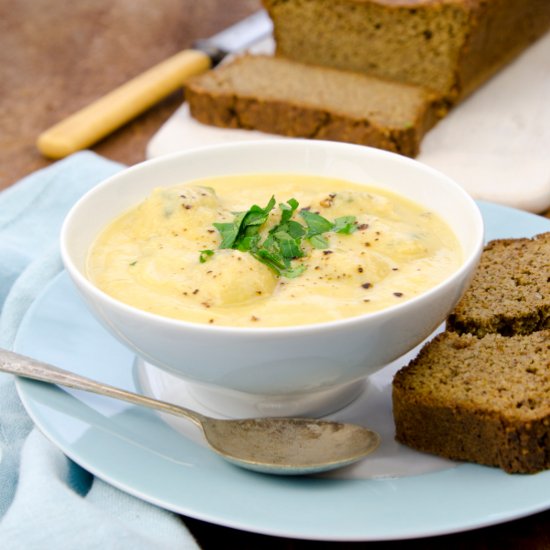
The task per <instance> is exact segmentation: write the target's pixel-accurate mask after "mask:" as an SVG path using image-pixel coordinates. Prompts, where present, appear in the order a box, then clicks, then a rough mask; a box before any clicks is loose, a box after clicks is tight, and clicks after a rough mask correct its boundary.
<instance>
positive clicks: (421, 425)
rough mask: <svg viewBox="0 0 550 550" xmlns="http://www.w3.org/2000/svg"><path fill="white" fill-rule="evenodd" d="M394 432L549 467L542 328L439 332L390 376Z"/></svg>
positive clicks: (512, 467) (499, 461)
mask: <svg viewBox="0 0 550 550" xmlns="http://www.w3.org/2000/svg"><path fill="white" fill-rule="evenodd" d="M393 414H394V420H395V426H396V439H397V440H398V441H400V442H401V443H404V444H406V445H408V446H410V447H412V448H414V449H417V450H420V451H425V452H428V453H433V454H436V455H440V456H443V457H447V458H450V459H454V460H460V461H469V462H476V463H479V464H484V465H489V466H497V467H499V468H502V469H503V470H505V471H506V472H509V473H520V472H521V473H534V472H538V471H540V470H544V469H548V468H550V330H546V331H540V332H534V333H533V334H530V335H527V336H512V337H505V336H501V335H499V334H489V335H487V336H484V337H483V338H477V337H475V336H472V335H469V334H465V335H458V334H456V333H452V332H445V333H442V334H440V335H439V336H437V337H436V338H435V339H434V340H432V341H431V342H430V343H429V344H427V345H426V346H425V347H424V348H423V349H422V350H421V352H420V354H419V355H418V356H417V358H416V359H414V360H413V361H412V362H411V363H410V364H409V365H408V366H406V367H404V368H403V369H401V370H400V371H398V373H397V374H396V376H395V378H394V381H393Z"/></svg>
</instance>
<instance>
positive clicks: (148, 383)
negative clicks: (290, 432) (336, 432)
mask: <svg viewBox="0 0 550 550" xmlns="http://www.w3.org/2000/svg"><path fill="white" fill-rule="evenodd" d="M136 370H137V372H138V379H139V382H140V385H141V386H142V388H143V390H144V391H145V392H149V393H148V394H149V395H151V396H153V397H155V398H158V397H157V396H158V395H159V394H161V395H166V394H169V396H170V399H167V398H166V397H163V399H164V400H168V401H171V402H172V403H176V404H177V405H183V406H187V407H189V408H195V409H196V410H199V412H203V413H204V414H207V415H209V416H218V417H220V418H255V417H262V416H304V417H312V418H319V417H322V416H326V415H328V414H331V413H334V412H336V411H338V410H340V409H343V408H344V407H346V406H347V405H349V404H350V403H351V402H353V401H354V400H355V399H357V398H358V397H359V396H360V395H361V394H362V393H363V392H364V391H365V389H366V386H367V380H366V379H363V380H358V381H356V382H351V383H349V384H344V385H342V386H337V387H336V388H330V389H322V390H317V391H311V392H307V393H300V394H293V395H261V394H253V393H244V392H240V391H236V390H227V389H221V388H216V387H215V386H207V385H205V384H197V383H194V382H190V381H188V380H184V379H183V378H180V377H178V376H177V375H174V374H171V373H169V372H166V371H164V370H162V369H159V368H158V367H155V366H154V365H151V364H150V363H147V362H146V361H144V360H142V359H140V358H136ZM184 396H185V397H184ZM189 398H192V399H193V401H194V402H195V403H194V405H193V406H191V404H187V403H189Z"/></svg>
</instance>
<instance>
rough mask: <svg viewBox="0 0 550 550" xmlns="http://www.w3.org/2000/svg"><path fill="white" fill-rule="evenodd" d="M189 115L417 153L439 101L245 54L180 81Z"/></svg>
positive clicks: (418, 91)
mask: <svg viewBox="0 0 550 550" xmlns="http://www.w3.org/2000/svg"><path fill="white" fill-rule="evenodd" d="M186 99H187V101H188V102H189V107H190V111H191V115H192V116H193V117H194V118H195V119H197V120H198V121H200V122H202V123H204V124H211V125H214V126H219V127H224V128H244V129H249V130H259V131H262V132H267V133H273V134H281V135H285V136H293V137H303V138H314V139H327V140H333V141H345V142H351V143H357V144H361V145H370V146H373V147H378V148H381V149H386V150H389V151H393V152H396V153H401V154H403V155H407V156H415V155H416V154H417V153H418V151H419V148H420V142H421V139H422V137H423V136H424V134H425V132H426V131H427V130H428V129H429V128H431V127H432V126H433V125H434V124H435V123H436V121H437V120H438V117H439V116H441V115H442V114H443V113H442V112H440V111H439V109H440V105H439V104H438V103H437V102H436V101H435V99H434V96H433V94H430V93H428V92H427V91H426V90H425V89H423V88H420V87H417V86H410V85H405V84H399V83H395V82H389V81H386V80H382V79H378V78H372V77H368V76H366V75H360V74H355V73H351V72H348V71H339V70H336V69H329V68H324V67H315V66H312V65H304V64H301V63H296V62H294V61H289V60H287V59H283V58H280V57H270V56H253V55H244V56H241V57H238V58H236V59H235V60H234V61H232V62H231V63H228V64H224V65H222V66H220V67H217V68H216V69H214V70H211V71H209V72H207V73H205V74H203V75H200V76H197V77H195V78H193V79H190V80H189V81H188V82H187V83H186Z"/></svg>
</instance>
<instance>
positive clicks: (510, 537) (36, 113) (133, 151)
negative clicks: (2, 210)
mask: <svg viewBox="0 0 550 550" xmlns="http://www.w3.org/2000/svg"><path fill="white" fill-rule="evenodd" d="M258 6H259V0H232V1H227V0H226V1H223V0H155V1H151V0H77V1H75V2H67V1H66V0H16V1H12V0H0V189H2V188H5V187H8V186H9V185H11V184H13V183H14V182H16V181H17V180H18V179H20V178H21V177H22V176H25V175H27V174H29V173H31V172H32V171H34V170H36V169H38V168H41V167H44V166H47V165H48V164H49V162H50V161H48V160H46V159H44V158H42V157H41V156H40V154H39V153H38V151H37V150H36V148H35V141H36V138H37V136H38V134H39V133H40V132H41V131H42V130H45V129H46V128H48V127H49V126H51V125H52V124H54V123H55V122H58V121H59V120H61V119H62V118H64V117H65V116H67V115H69V114H71V113H72V112H74V111H75V110H77V109H79V108H80V107H83V106H85V105H87V104H88V103H90V102H91V101H92V100H94V99H96V98H97V97H100V96H101V95H102V94H104V93H106V92H108V91H110V90H111V89H113V88H114V87H115V86H117V85H118V84H121V83H123V82H125V81H126V80H128V79H129V78H131V77H133V76H135V75H137V74H139V73H140V72H142V71H143V70H145V69H147V68H149V67H150V66H152V65H154V64H155V63H157V62H159V61H161V60H163V59H165V58H166V57H168V56H170V55H171V54H173V53H176V52H177V51H179V50H182V49H184V48H186V47H189V46H190V45H191V44H192V43H193V41H194V40H196V39H198V38H201V37H207V36H209V35H211V34H213V33H215V32H217V31H219V30H221V29H222V28H224V27H225V26H227V25H229V24H231V23H232V22H234V21H237V20H239V19H241V18H242V17H244V16H246V15H248V14H249V13H251V12H252V11H254V10H255V9H257V8H258ZM181 101H182V95H181V92H178V93H175V94H173V95H172V96H171V97H169V98H167V99H166V100H165V101H164V102H162V103H161V104H160V105H158V106H156V107H154V108H153V109H151V110H150V111H149V112H147V113H146V114H144V115H142V116H141V117H140V118H138V119H137V120H135V121H134V122H132V123H130V124H128V125H127V126H126V127H124V128H122V129H121V130H119V131H118V132H116V133H115V134H113V135H112V136H110V137H109V138H107V139H105V140H104V141H103V142H101V143H99V144H98V145H97V146H96V147H94V150H95V151H96V152H97V153H99V154H101V155H104V156H105V157H108V158H110V159H113V160H116V161H119V162H123V163H126V164H134V163H136V162H139V161H142V160H144V157H145V147H146V144H147V142H148V141H149V139H150V138H151V136H152V135H153V134H154V133H155V132H156V131H157V130H158V129H159V128H160V126H161V125H162V123H163V122H164V121H165V120H167V119H168V118H169V117H170V115H171V114H172V113H173V112H174V111H175V109H177V107H179V105H180V104H181ZM242 498H243V499H244V498H246V494H244V493H243V495H242ZM449 498H452V495H449ZM334 513H335V515H337V514H338V510H335V511H334ZM367 519H368V518H365V520H367ZM396 521H398V519H397V518H396ZM185 522H186V524H187V525H188V526H189V528H190V529H191V530H192V532H193V533H194V534H195V536H196V537H197V540H198V542H199V544H200V545H201V546H202V547H203V548H206V549H209V548H212V549H214V548H216V549H217V548H219V547H220V546H221V545H223V546H224V547H226V548H241V549H248V548H251V549H252V548H259V547H261V548H266V549H272V548H284V549H306V548H312V549H313V548H316V549H317V548H320V549H324V548H327V549H328V548H350V549H351V548H363V547H365V548H369V549H372V550H390V549H391V550H393V549H397V548H399V549H412V548H423V549H428V550H431V549H436V548H437V549H439V548H445V549H448V550H458V549H465V550H466V549H467V550H482V549H483V550H489V549H498V550H509V549H514V550H515V549H522V550H523V549H529V550H542V549H545V550H546V549H550V512H543V513H540V514H537V515H533V516H531V517H528V518H524V519H520V520H516V521H513V522H509V523H506V524H504V525H500V526H494V527H489V528H485V529H480V530H477V531H471V532H468V533H461V534H457V535H448V536H444V537H435V538H430V539H424V540H420V541H394V542H372V543H345V544H344V543H329V542H326V543H323V542H307V541H295V540H289V539H280V538H276V537H269V536H264V535H257V534H252V533H243V532H240V531H236V530H233V529H227V528H224V527H219V526H215V525H211V524H207V523H204V522H201V521H198V520H191V519H189V518H185ZM221 541H223V542H221Z"/></svg>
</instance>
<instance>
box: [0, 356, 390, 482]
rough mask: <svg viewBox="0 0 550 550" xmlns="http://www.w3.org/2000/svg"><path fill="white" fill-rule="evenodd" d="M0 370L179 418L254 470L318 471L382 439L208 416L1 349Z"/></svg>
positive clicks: (336, 425)
mask: <svg viewBox="0 0 550 550" xmlns="http://www.w3.org/2000/svg"><path fill="white" fill-rule="evenodd" d="M0 371H2V372H8V373H11V374H14V375H16V376H21V377H24V378H31V379H33V380H39V381H41V382H48V383H53V384H59V385H61V386H66V387H69V388H74V389H78V390H84V391H89V392H93V393H96V394H99V395H105V396H108V397H112V398H115V399H121V400H123V401H127V402H129V403H133V404H136V405H141V406H145V407H149V408H152V409H156V410H159V411H162V412H165V413H170V414H174V415H177V416H182V417H184V418H187V419H188V420H190V421H192V422H193V423H195V424H196V425H197V426H199V427H200V428H201V429H202V431H203V433H204V436H205V439H206V441H207V442H208V444H209V445H210V447H211V448H212V449H213V450H214V451H215V452H216V453H218V454H219V455H220V456H222V457H223V458H225V459H226V460H228V461H229V462H231V463H233V464H235V465H237V466H240V467H242V468H246V469H249V470H254V471H257V472H263V473H268V474H280V475H281V474H282V475H304V474H313V473H320V472H325V471H329V470H333V469H336V468H341V467H343V466H347V465H349V464H352V463H354V462H357V461H358V460H361V459H362V458H364V457H365V456H367V455H368V454H370V453H372V452H373V451H374V450H375V449H376V448H377V447H378V445H379V443H380V436H379V435H378V434H377V433H376V432H373V431H372V430H369V429H367V428H364V427H362V426H358V425H356V424H347V423H342V422H333V421H329V420H318V419H313V418H285V417H274V418H271V417H266V418H246V419H235V420H231V419H228V420H226V419H217V418H210V417H208V416H205V415H203V414H200V413H198V412H196V411H192V410H191V409H187V408H185V407H180V406H178V405H174V404H172V403H167V402H165V401H158V400H156V399H152V398H150V397H146V396H144V395H139V394H137V393H132V392H129V391H126V390H122V389H120V388H115V387H114V386H110V385H107V384H102V383H100V382H96V381H94V380H91V379H89V378H85V377H83V376H79V375H77V374H74V373H72V372H69V371H66V370H63V369H60V368H58V367H54V366H53V365H49V364H47V363H42V362H41V361H37V360H35V359H32V358H30V357H26V356H24V355H20V354H18V353H14V352H11V351H7V350H0Z"/></svg>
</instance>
